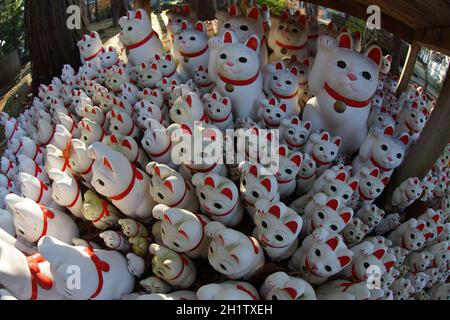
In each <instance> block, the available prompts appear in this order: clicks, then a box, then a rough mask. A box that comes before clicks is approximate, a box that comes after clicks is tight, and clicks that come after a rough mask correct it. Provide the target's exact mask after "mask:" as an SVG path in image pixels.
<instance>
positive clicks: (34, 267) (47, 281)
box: [27, 253, 53, 300]
mask: <svg viewBox="0 0 450 320" xmlns="http://www.w3.org/2000/svg"><path fill="white" fill-rule="evenodd" d="M42 262H45V259H44V257H43V256H41V254H39V253H35V254H32V255H31V256H28V257H27V263H28V269H29V270H30V278H31V298H30V300H36V299H37V298H38V293H39V292H38V286H39V287H41V288H42V289H44V290H50V289H51V288H52V287H53V280H52V278H50V277H49V276H47V275H46V274H45V273H42V272H41V270H40V268H39V263H42Z"/></svg>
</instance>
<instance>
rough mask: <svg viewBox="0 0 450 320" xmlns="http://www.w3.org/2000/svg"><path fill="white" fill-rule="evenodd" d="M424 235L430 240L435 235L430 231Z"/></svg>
mask: <svg viewBox="0 0 450 320" xmlns="http://www.w3.org/2000/svg"><path fill="white" fill-rule="evenodd" d="M423 236H424V237H425V240H428V239H430V238H431V237H432V236H433V233H431V232H428V233H425V234H424V235H423Z"/></svg>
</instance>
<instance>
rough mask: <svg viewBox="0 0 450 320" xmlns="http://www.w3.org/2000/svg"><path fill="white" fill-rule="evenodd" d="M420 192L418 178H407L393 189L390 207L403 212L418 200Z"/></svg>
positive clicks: (420, 185) (420, 187)
mask: <svg viewBox="0 0 450 320" xmlns="http://www.w3.org/2000/svg"><path fill="white" fill-rule="evenodd" d="M422 191H423V188H422V184H421V182H420V180H419V178H417V177H412V178H408V179H407V180H405V181H403V182H402V183H401V184H400V185H399V186H398V187H397V188H395V190H394V193H393V194H392V205H393V206H395V207H398V208H400V209H401V210H403V209H405V208H406V207H409V206H410V205H411V204H412V203H413V202H414V201H416V200H417V199H419V198H420V196H421V195H422Z"/></svg>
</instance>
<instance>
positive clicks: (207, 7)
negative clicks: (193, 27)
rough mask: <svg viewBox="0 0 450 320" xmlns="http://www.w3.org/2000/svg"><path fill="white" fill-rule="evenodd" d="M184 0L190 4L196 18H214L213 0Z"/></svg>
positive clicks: (214, 5)
mask: <svg viewBox="0 0 450 320" xmlns="http://www.w3.org/2000/svg"><path fill="white" fill-rule="evenodd" d="M186 2H189V3H191V4H192V7H193V8H194V10H195V12H196V13H197V19H198V20H202V21H204V20H214V19H215V18H216V9H215V8H216V4H215V0H191V1H186Z"/></svg>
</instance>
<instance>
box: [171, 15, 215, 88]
mask: <svg viewBox="0 0 450 320" xmlns="http://www.w3.org/2000/svg"><path fill="white" fill-rule="evenodd" d="M173 52H174V57H178V60H179V61H178V67H177V72H178V74H179V75H180V78H181V81H182V82H183V83H185V82H186V81H187V80H189V79H192V78H193V77H194V75H195V71H196V69H198V68H199V67H203V68H205V69H206V68H207V67H208V62H209V45H208V34H207V29H206V25H205V24H204V23H203V22H202V21H198V22H197V23H196V24H195V26H194V27H193V28H192V27H191V28H190V27H189V26H188V23H187V22H186V21H183V22H182V23H181V30H180V31H179V32H178V33H176V34H175V35H174V39H173Z"/></svg>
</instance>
